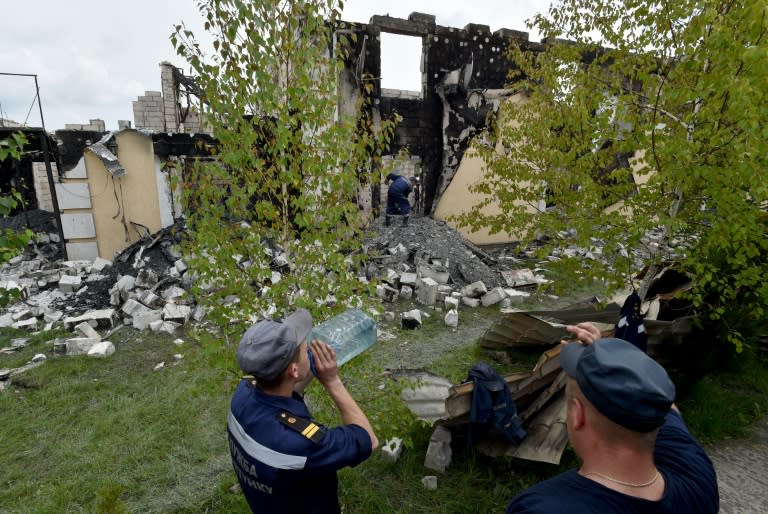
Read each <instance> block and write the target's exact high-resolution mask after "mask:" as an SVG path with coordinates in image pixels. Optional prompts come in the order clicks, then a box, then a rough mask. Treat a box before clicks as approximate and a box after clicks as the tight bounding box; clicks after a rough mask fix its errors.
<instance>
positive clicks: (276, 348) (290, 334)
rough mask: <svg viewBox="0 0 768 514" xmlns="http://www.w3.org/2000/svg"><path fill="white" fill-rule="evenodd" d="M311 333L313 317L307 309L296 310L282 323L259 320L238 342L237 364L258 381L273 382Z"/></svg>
mask: <svg viewBox="0 0 768 514" xmlns="http://www.w3.org/2000/svg"><path fill="white" fill-rule="evenodd" d="M310 331H312V315H311V314H310V313H309V311H308V310H306V309H298V310H296V312H294V313H292V314H291V315H290V316H288V317H287V318H285V319H284V320H282V321H278V320H271V319H267V320H263V321H259V322H258V323H256V324H255V325H253V326H252V327H251V328H249V329H248V330H246V332H245V334H243V337H242V339H240V346H239V347H238V348H237V364H238V366H240V369H242V370H243V371H244V372H246V373H249V374H251V375H253V376H254V377H256V378H257V379H262V380H273V379H275V378H277V376H278V375H280V373H282V371H283V370H284V369H285V368H286V366H288V363H290V362H291V358H292V357H293V354H294V352H295V351H296V348H298V347H299V345H300V344H301V343H302V342H304V340H305V339H306V338H307V336H308V335H309V333H310Z"/></svg>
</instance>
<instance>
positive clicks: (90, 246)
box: [64, 236, 99, 261]
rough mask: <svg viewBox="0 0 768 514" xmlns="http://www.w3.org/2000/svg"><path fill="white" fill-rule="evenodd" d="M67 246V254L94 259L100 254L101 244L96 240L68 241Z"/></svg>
mask: <svg viewBox="0 0 768 514" xmlns="http://www.w3.org/2000/svg"><path fill="white" fill-rule="evenodd" d="M64 237H67V236H64ZM65 246H66V247H67V255H68V256H70V257H72V258H73V259H78V260H79V259H84V260H89V261H92V260H93V259H95V258H96V257H98V256H99V246H98V245H97V244H96V243H95V242H83V243H78V242H67V243H66V244H65Z"/></svg>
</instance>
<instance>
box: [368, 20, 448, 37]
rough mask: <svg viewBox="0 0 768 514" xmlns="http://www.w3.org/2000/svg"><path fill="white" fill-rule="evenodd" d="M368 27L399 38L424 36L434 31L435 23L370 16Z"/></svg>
mask: <svg viewBox="0 0 768 514" xmlns="http://www.w3.org/2000/svg"><path fill="white" fill-rule="evenodd" d="M369 25H372V26H374V27H376V28H377V29H379V30H380V31H381V32H387V33H389V34H399V35H401V36H426V35H428V34H431V33H432V32H433V31H434V30H435V23H434V21H433V22H432V23H428V22H425V21H422V20H421V19H416V20H414V21H409V20H404V19H402V18H392V17H390V16H380V15H374V16H371V21H370V22H369Z"/></svg>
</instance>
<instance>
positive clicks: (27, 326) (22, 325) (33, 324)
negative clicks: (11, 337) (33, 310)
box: [11, 318, 39, 330]
mask: <svg viewBox="0 0 768 514" xmlns="http://www.w3.org/2000/svg"><path fill="white" fill-rule="evenodd" d="M11 326H12V327H13V328H17V329H19V330H37V329H38V326H39V323H38V321H37V318H29V319H23V320H20V321H17V322H15V323H14V324H13V325H11Z"/></svg>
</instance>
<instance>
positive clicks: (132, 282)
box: [110, 275, 136, 292]
mask: <svg viewBox="0 0 768 514" xmlns="http://www.w3.org/2000/svg"><path fill="white" fill-rule="evenodd" d="M134 287H136V277H132V276H131V275H123V276H122V277H120V279H119V280H118V281H117V282H115V284H114V285H113V286H112V289H110V291H113V290H117V291H121V292H122V291H133V289H134Z"/></svg>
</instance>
